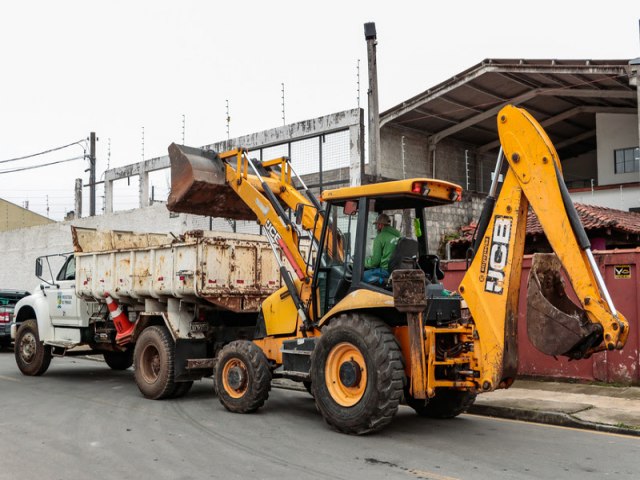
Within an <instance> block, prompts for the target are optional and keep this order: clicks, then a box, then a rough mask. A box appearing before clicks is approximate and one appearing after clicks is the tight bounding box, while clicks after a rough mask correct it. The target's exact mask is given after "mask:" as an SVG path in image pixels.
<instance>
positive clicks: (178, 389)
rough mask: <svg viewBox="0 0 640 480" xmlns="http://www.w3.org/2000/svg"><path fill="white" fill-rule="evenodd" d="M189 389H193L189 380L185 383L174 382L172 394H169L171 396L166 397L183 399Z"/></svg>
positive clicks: (191, 381)
mask: <svg viewBox="0 0 640 480" xmlns="http://www.w3.org/2000/svg"><path fill="white" fill-rule="evenodd" d="M191 387H193V380H189V381H187V382H176V384H175V387H173V392H171V395H169V396H167V398H181V397H184V396H185V395H186V394H187V393H189V390H191Z"/></svg>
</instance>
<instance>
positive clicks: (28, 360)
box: [14, 320, 51, 377]
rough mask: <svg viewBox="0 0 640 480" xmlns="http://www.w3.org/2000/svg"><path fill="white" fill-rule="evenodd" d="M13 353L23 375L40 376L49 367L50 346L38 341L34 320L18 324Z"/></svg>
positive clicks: (36, 326)
mask: <svg viewBox="0 0 640 480" xmlns="http://www.w3.org/2000/svg"><path fill="white" fill-rule="evenodd" d="M14 354H15V357H16V363H17V365H18V368H19V369H20V371H21V372H22V373H23V374H24V375H29V376H32V377H36V376H40V375H42V374H43V373H44V372H46V371H47V369H48V368H49V364H51V347H50V346H49V345H45V344H44V343H43V342H41V341H40V336H39V335H38V323H37V322H36V321H35V320H27V321H25V322H23V323H22V325H20V328H19V329H18V333H17V335H16V344H15V350H14Z"/></svg>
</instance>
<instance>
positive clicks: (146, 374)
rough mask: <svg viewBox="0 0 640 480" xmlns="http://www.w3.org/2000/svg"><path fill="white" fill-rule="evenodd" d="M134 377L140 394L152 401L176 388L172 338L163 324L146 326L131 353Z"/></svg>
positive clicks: (165, 396) (163, 396)
mask: <svg viewBox="0 0 640 480" xmlns="http://www.w3.org/2000/svg"><path fill="white" fill-rule="evenodd" d="M133 358H134V378H135V380H136V385H138V388H139V389H140V392H141V393H142V395H144V396H145V397H147V398H150V399H152V400H160V399H161V398H167V397H168V396H169V395H170V394H171V393H173V389H174V387H175V382H174V380H173V372H174V362H175V358H174V348H173V339H172V338H171V335H170V334H169V331H168V330H167V328H166V327H160V326H152V327H147V328H145V329H144V330H143V332H142V333H141V334H140V336H139V337H138V341H137V342H136V346H135V349H134V352H133Z"/></svg>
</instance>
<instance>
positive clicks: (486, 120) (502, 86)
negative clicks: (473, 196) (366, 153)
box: [380, 59, 637, 158]
mask: <svg viewBox="0 0 640 480" xmlns="http://www.w3.org/2000/svg"><path fill="white" fill-rule="evenodd" d="M631 75H632V74H631V70H630V68H629V60H513V59H503V60H492V59H487V60H484V61H482V62H481V63H479V64H477V65H475V66H473V67H471V68H469V69H468V70H465V71H464V72H462V73H460V74H458V75H456V76H454V77H452V78H450V79H449V80H446V81H444V82H442V83H440V84H439V85H436V86H435V87H433V88H430V89H429V90H427V91H425V92H423V93H421V94H419V95H416V96H415V97H413V98H410V99H408V100H406V101H405V102H403V103H401V104H400V105H397V106H395V107H393V108H391V109H389V110H387V111H385V112H383V113H382V114H381V119H380V126H381V127H382V126H395V127H399V128H405V129H409V130H412V131H417V132H419V133H423V134H425V135H428V136H429V143H430V144H431V145H435V144H437V143H438V142H439V141H441V140H443V139H444V138H448V137H450V138H453V139H455V140H458V141H460V142H464V143H466V144H471V145H476V153H478V154H482V153H486V152H489V151H492V150H496V149H497V148H498V147H499V141H498V133H497V127H496V114H497V113H498V111H500V109H501V108H502V107H503V106H505V105H507V104H512V105H517V106H520V107H524V108H525V109H527V110H528V111H529V112H530V113H531V114H532V115H533V116H534V117H535V118H536V119H537V120H538V122H540V124H541V125H542V126H543V127H544V128H545V130H546V131H547V134H548V135H549V137H550V138H551V140H552V141H553V142H554V144H555V147H556V150H558V154H559V155H560V158H571V157H574V156H577V155H580V154H581V153H585V152H588V151H591V150H594V149H595V148H596V121H595V114H596V113H625V114H634V113H636V112H637V93H636V89H635V87H632V86H630V85H629V81H630V78H631Z"/></svg>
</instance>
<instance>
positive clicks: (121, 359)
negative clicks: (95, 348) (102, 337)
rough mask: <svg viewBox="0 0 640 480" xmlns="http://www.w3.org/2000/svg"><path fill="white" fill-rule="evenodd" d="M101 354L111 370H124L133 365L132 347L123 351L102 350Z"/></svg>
mask: <svg viewBox="0 0 640 480" xmlns="http://www.w3.org/2000/svg"><path fill="white" fill-rule="evenodd" d="M102 356H103V357H104V362H105V363H106V364H107V365H108V366H109V367H110V368H111V369H112V370H126V369H127V368H129V367H130V366H131V365H133V348H128V349H127V350H125V351H124V352H103V353H102Z"/></svg>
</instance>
